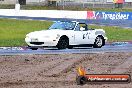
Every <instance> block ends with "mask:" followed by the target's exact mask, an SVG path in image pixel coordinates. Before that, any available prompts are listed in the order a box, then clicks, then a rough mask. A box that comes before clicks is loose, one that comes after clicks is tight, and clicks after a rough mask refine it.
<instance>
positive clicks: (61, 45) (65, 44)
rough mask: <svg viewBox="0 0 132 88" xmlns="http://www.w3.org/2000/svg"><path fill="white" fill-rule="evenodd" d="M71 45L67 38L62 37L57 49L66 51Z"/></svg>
mask: <svg viewBox="0 0 132 88" xmlns="http://www.w3.org/2000/svg"><path fill="white" fill-rule="evenodd" d="M68 45H69V40H68V38H67V37H61V38H60V40H59V42H58V44H57V48H58V49H66V48H67V47H68Z"/></svg>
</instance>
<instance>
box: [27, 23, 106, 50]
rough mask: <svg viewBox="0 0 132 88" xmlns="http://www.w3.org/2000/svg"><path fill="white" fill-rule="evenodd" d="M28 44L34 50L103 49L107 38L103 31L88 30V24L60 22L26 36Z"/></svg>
mask: <svg viewBox="0 0 132 88" xmlns="http://www.w3.org/2000/svg"><path fill="white" fill-rule="evenodd" d="M25 41H26V43H27V44H28V46H29V47H30V49H32V50H37V49H38V48H39V47H57V48H58V49H66V48H69V49H72V48H73V47H75V46H77V47H78V46H83V47H88V46H93V47H94V48H101V47H102V46H104V45H105V42H106V41H107V37H106V35H105V31H104V30H103V29H88V25H87V24H86V23H80V22H77V21H58V22H55V23H53V25H52V26H51V27H50V28H49V29H48V30H41V31H35V32H31V33H29V34H27V35H26V38H25Z"/></svg>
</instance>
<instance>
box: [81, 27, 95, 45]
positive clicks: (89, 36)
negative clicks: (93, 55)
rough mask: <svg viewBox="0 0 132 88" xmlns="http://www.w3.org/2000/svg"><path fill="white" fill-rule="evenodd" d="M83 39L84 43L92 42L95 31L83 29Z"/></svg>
mask: <svg viewBox="0 0 132 88" xmlns="http://www.w3.org/2000/svg"><path fill="white" fill-rule="evenodd" d="M83 40H84V44H94V41H95V31H94V30H89V29H88V30H87V31H83Z"/></svg>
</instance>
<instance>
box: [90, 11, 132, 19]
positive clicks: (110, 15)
mask: <svg viewBox="0 0 132 88" xmlns="http://www.w3.org/2000/svg"><path fill="white" fill-rule="evenodd" d="M87 18H88V19H104V20H132V12H98V11H87Z"/></svg>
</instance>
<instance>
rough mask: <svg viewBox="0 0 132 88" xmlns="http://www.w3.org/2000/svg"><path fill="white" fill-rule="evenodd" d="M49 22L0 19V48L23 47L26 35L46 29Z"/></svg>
mask: <svg viewBox="0 0 132 88" xmlns="http://www.w3.org/2000/svg"><path fill="white" fill-rule="evenodd" d="M50 24H51V22H48V21H45V22H42V21H29V20H28V21H26V20H12V19H0V46H23V45H25V42H24V38H25V36H26V34H27V33H29V32H32V31H37V30H42V29H47V28H48V27H49V25H50Z"/></svg>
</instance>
